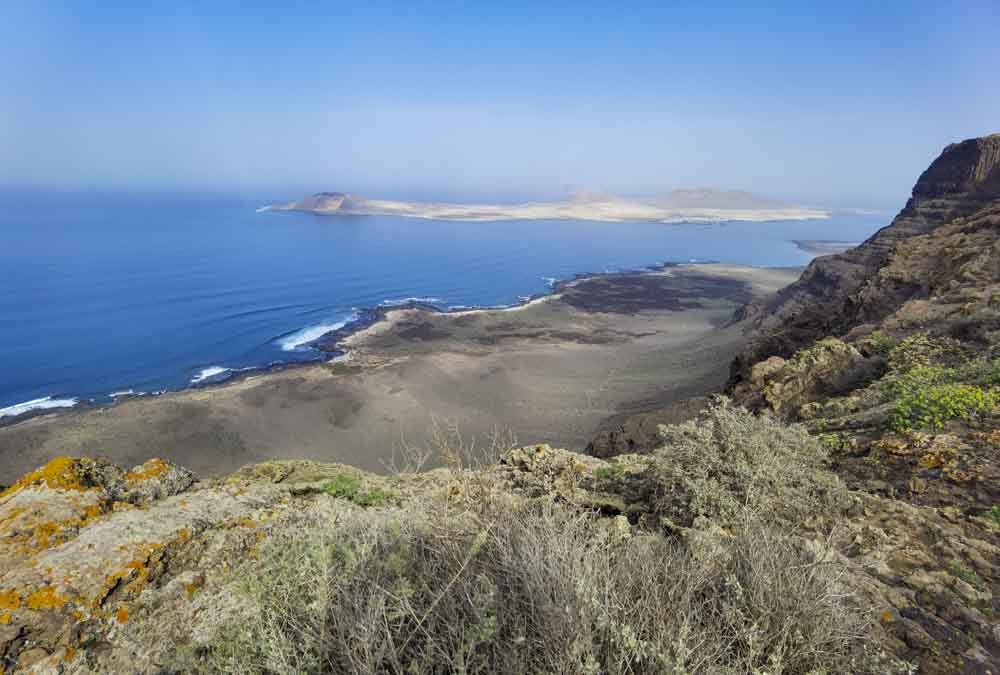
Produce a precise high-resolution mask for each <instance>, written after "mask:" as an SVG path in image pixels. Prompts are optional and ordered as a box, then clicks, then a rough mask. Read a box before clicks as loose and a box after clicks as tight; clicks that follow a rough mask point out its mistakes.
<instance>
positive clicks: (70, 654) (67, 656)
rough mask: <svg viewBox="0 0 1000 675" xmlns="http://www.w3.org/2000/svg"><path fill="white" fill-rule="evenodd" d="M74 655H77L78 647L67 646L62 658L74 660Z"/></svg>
mask: <svg viewBox="0 0 1000 675" xmlns="http://www.w3.org/2000/svg"><path fill="white" fill-rule="evenodd" d="M74 656H76V647H67V648H66V653H64V654H63V657H62V658H63V661H72V660H73V657H74Z"/></svg>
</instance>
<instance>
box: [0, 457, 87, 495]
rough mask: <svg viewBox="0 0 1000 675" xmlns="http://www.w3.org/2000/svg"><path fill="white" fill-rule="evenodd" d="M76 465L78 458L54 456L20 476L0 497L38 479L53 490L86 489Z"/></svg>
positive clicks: (21, 488)
mask: <svg viewBox="0 0 1000 675" xmlns="http://www.w3.org/2000/svg"><path fill="white" fill-rule="evenodd" d="M78 466H79V460H78V459H76V458H74V457H56V458H55V459H53V460H52V461H51V462H49V463H48V464H46V465H45V466H43V467H42V468H40V469H37V470H36V471H32V472H31V473H29V474H27V475H25V476H22V477H21V478H20V479H19V480H18V481H17V482H15V483H14V484H13V485H11V486H10V487H9V488H7V489H6V490H4V491H3V492H0V498H3V497H6V496H7V495H11V494H14V493H15V492H19V491H20V490H23V489H24V488H26V487H28V486H29V485H34V484H35V483H37V482H40V481H41V482H44V483H45V485H47V486H48V487H49V488H51V489H53V490H86V489H87V486H86V485H84V484H83V483H82V481H81V480H80V474H79V471H78V470H77V469H78Z"/></svg>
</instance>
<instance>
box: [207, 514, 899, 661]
mask: <svg viewBox="0 0 1000 675" xmlns="http://www.w3.org/2000/svg"><path fill="white" fill-rule="evenodd" d="M713 541H714V543H713V544H712V545H711V546H697V547H688V546H685V545H683V544H681V543H678V542H676V541H671V540H668V539H667V538H665V537H663V536H661V535H657V534H645V535H637V534H633V533H632V532H631V530H629V529H628V528H627V526H624V527H622V522H621V521H620V520H619V521H608V520H601V519H598V518H596V517H595V516H592V515H590V514H584V513H579V512H574V511H571V510H569V509H568V508H566V507H559V506H556V505H553V504H551V503H543V504H539V503H536V504H533V505H528V506H525V507H523V508H519V509H513V510H509V511H507V512H506V513H502V514H497V515H495V516H493V517H490V518H480V517H476V516H474V515H470V514H468V513H466V514H464V515H462V516H455V515H454V514H453V513H450V512H448V511H446V510H442V509H441V508H440V507H438V506H434V505H428V506H427V508H425V509H423V510H421V511H416V512H415V511H413V510H408V511H404V510H392V511H382V512H377V511H376V512H373V511H358V512H356V513H353V514H352V515H350V516H349V517H348V518H347V519H346V520H345V521H343V522H340V523H339V524H337V525H336V526H332V525H331V526H327V527H320V528H317V529H316V530H313V531H310V532H298V533H293V532H289V533H286V534H283V535H279V536H278V537H277V538H275V539H273V540H271V541H269V542H268V543H267V544H266V545H265V547H264V548H263V550H262V554H261V556H260V558H259V559H258V560H256V561H250V562H248V563H247V564H246V566H245V567H244V568H243V569H241V570H239V571H238V575H239V576H240V577H242V578H243V581H242V585H241V588H242V591H241V592H242V594H243V596H244V598H245V600H246V601H247V609H248V611H247V612H246V614H245V617H244V618H242V619H239V620H234V621H232V622H231V623H230V624H229V625H228V626H227V627H226V628H225V629H224V630H222V631H221V632H220V633H219V635H218V636H217V637H216V639H215V640H214V642H212V643H211V645H210V646H209V647H208V649H207V650H206V651H205V652H204V653H202V654H201V655H200V656H199V658H198V661H197V663H198V666H197V667H198V668H200V669H203V670H207V671H214V672H234V673H265V672H273V673H291V672H296V673H321V672H336V673H400V674H402V673H413V674H420V673H566V674H574V673H595V674H596V673H677V674H680V673H723V674H734V675H735V674H747V675H749V674H750V673H762V672H767V673H769V674H771V675H781V674H790V673H821V672H829V673H834V672H837V673H839V672H854V673H861V672H888V671H886V670H884V669H882V667H881V666H880V667H879V668H878V670H877V671H876V670H875V669H874V668H869V667H866V665H865V664H866V663H868V662H867V661H865V658H866V657H865V653H864V648H863V644H864V641H865V639H866V632H867V627H868V626H867V624H866V621H865V618H864V617H865V613H864V610H863V609H862V608H861V607H860V606H859V605H858V602H857V599H856V598H855V597H854V596H853V595H852V594H851V593H850V592H849V590H848V589H847V588H846V586H845V585H844V583H843V579H842V578H841V577H842V575H841V572H842V569H841V568H840V567H839V566H838V565H837V564H834V563H830V562H827V561H824V560H820V559H818V558H817V556H816V555H815V554H814V553H812V552H811V551H810V550H809V549H807V548H805V547H803V546H801V545H799V544H797V543H796V542H795V540H793V539H790V538H788V537H785V536H781V535H778V534H775V533H774V531H772V530H770V529H768V528H766V527H761V526H759V525H746V526H744V527H742V528H741V529H740V530H739V531H738V533H737V534H736V535H735V536H732V537H728V536H723V537H720V538H716V539H715V540H713ZM188 666H189V667H190V662H189V664H188Z"/></svg>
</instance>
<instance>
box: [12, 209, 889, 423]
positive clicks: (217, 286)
mask: <svg viewBox="0 0 1000 675" xmlns="http://www.w3.org/2000/svg"><path fill="white" fill-rule="evenodd" d="M266 201H267V200H266V199H261V200H259V201H256V200H254V201H248V200H228V201H225V200H218V201H213V202H206V201H199V202H190V201H165V200H157V201H155V202H142V201H141V200H135V199H121V200H116V199H102V200H99V201H97V200H94V199H90V200H87V201H83V200H80V202H79V203H72V202H70V201H65V203H62V202H60V203H58V204H56V205H54V206H53V205H52V204H51V203H45V206H44V208H43V207H42V206H40V205H39V203H34V204H30V203H28V202H25V203H23V204H21V203H20V202H18V200H17V199H14V200H9V201H8V202H7V203H6V204H5V205H4V209H3V212H2V213H0V282H2V285H0V409H2V408H7V409H8V410H7V412H8V413H10V412H11V409H10V407H11V406H15V405H16V404H22V403H24V402H28V401H35V400H36V399H44V398H46V397H51V399H52V400H51V401H49V403H50V404H56V403H58V402H59V400H60V399H72V398H77V399H96V400H99V401H104V400H108V396H109V394H111V393H112V392H120V391H127V390H134V391H136V392H140V391H141V392H152V391H158V390H166V389H176V388H181V387H184V386H187V385H189V384H191V383H192V382H194V381H199V380H200V381H212V380H217V379H220V378H224V377H225V376H226V374H227V373H231V372H234V371H235V370H236V369H240V368H253V367H261V366H266V365H268V364H270V363H273V362H276V361H279V362H280V361H296V360H309V359H314V358H316V357H317V354H316V352H315V351H314V350H312V349H310V348H309V346H308V344H307V341H308V339H309V338H315V337H318V336H319V334H321V333H322V332H323V331H324V330H326V329H327V328H329V327H331V326H336V325H337V324H339V323H340V322H342V321H345V320H347V319H348V318H349V317H350V316H351V314H352V312H353V311H354V310H355V309H356V308H359V307H372V306H375V305H378V304H379V303H383V302H386V301H390V302H391V301H399V300H403V299H405V298H410V297H419V298H433V299H434V301H433V302H434V303H435V304H438V305H440V306H442V307H448V306H454V305H502V304H510V303H514V302H517V301H518V299H519V298H520V297H522V296H526V295H531V294H535V293H541V292H544V291H545V290H546V289H547V288H548V286H549V283H550V280H551V279H553V278H567V277H571V276H573V275H574V274H577V273H582V272H600V271H607V270H614V269H631V268H639V267H644V266H648V265H653V264H657V263H661V262H665V261H687V260H690V259H699V260H707V259H710V260H719V261H723V262H730V263H739V264H750V265H799V264H803V263H805V262H807V261H808V260H809V256H808V255H807V254H805V253H803V252H801V251H800V250H798V248H796V246H795V245H794V244H792V243H791V241H789V240H790V239H837V240H861V239H863V238H865V237H867V236H868V235H870V234H871V233H872V232H874V231H875V230H876V229H877V228H878V227H881V226H882V225H884V224H885V221H886V218H885V217H870V216H869V217H853V216H852V217H837V218H836V219H834V220H830V221H812V222H787V223H730V224H726V225H711V226H706V225H659V224H650V223H635V224H622V223H591V222H567V221H523V222H504V223H465V222H441V221H428V220H413V219H403V218H389V217H376V216H372V217H359V218H331V217H325V218H324V217H317V216H311V215H308V214H290V213H263V214H258V213H255V212H254V208H255V207H256V206H257V205H259V204H261V203H265V202H266ZM222 369H232V370H230V371H225V372H221V374H220V371H222ZM213 373H216V375H214V376H213V375H212V374H213ZM2 412H3V411H2V410H0V413H2Z"/></svg>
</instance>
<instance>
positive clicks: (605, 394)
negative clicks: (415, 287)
mask: <svg viewBox="0 0 1000 675" xmlns="http://www.w3.org/2000/svg"><path fill="white" fill-rule="evenodd" d="M799 271H800V270H798V269H796V268H743V267H729V266H722V265H685V266H680V267H672V268H666V269H664V270H661V271H658V272H634V273H620V274H609V275H600V276H594V277H585V278H581V279H578V280H576V281H572V282H568V283H564V284H560V285H559V286H558V287H557V289H556V292H555V293H554V294H553V295H550V296H546V297H545V298H544V299H542V300H537V301H533V302H531V303H528V304H527V305H522V306H519V307H517V308H512V309H508V310H477V311H468V312H451V313H439V312H435V311H431V310H429V309H425V308H403V309H395V310H390V311H387V312H385V313H384V314H382V316H381V318H380V320H379V321H378V322H376V323H374V324H372V325H370V326H368V327H367V328H365V329H364V330H362V331H360V332H357V333H354V334H353V335H350V336H347V337H342V336H341V339H339V340H337V341H336V344H327V345H326V346H327V348H333V347H339V348H341V349H346V350H349V357H348V358H346V359H345V358H343V357H341V358H339V359H332V360H330V361H327V362H323V363H317V364H309V365H304V366H299V367H289V368H286V369H282V370H278V371H274V372H264V373H259V374H254V375H250V376H247V377H244V378H242V379H238V380H236V381H233V382H229V383H225V384H221V385H218V386H213V387H207V388H202V389H189V390H185V391H180V392H176V393H170V394H165V395H163V396H159V397H155V398H152V397H151V398H134V399H126V400H122V401H120V402H119V403H118V404H116V405H114V406H110V407H102V408H94V409H88V410H72V411H68V412H60V413H57V414H48V415H42V416H39V417H35V418H32V419H27V420H24V421H22V422H19V423H17V424H14V425H10V426H6V427H3V428H0V483H6V482H10V481H11V480H12V479H13V478H15V477H16V476H19V475H21V474H23V473H26V472H28V471H30V470H32V469H34V468H35V467H37V466H39V465H41V464H44V463H45V462H46V461H48V460H49V459H51V458H52V457H54V456H58V455H97V456H104V457H107V458H109V459H111V460H112V461H114V462H116V463H118V464H121V465H134V464H139V463H141V462H143V461H145V460H147V459H149V458H150V457H154V456H158V457H167V458H170V459H172V460H174V461H176V462H177V463H179V464H181V465H183V466H187V467H189V468H191V469H193V470H195V471H196V472H197V473H199V474H200V475H217V474H221V473H224V472H228V471H232V470H234V469H236V468H237V467H239V466H241V465H243V464H247V463H251V462H260V461H263V460H266V459H270V458H305V459H315V460H322V461H331V462H343V463H346V464H352V465H355V466H358V467H361V468H364V469H370V470H375V471H379V470H383V469H384V466H385V462H387V461H388V460H389V458H390V457H391V456H392V454H393V450H394V448H396V447H398V445H399V442H400V439H401V438H403V437H405V438H406V439H407V441H408V442H411V443H421V442H423V441H424V440H425V439H426V434H427V431H428V429H429V427H430V425H431V419H432V416H435V417H437V418H438V419H440V420H447V421H449V422H454V423H456V424H458V425H459V427H460V428H461V429H462V431H463V433H464V434H465V435H466V437H467V438H471V437H475V436H482V435H485V434H487V433H488V432H489V431H490V430H491V429H492V428H493V427H494V426H500V427H505V428H509V429H510V430H512V431H513V432H514V433H515V434H516V436H517V438H518V440H519V441H520V442H523V443H531V442H535V441H547V442H550V443H553V444H557V445H559V446H563V447H568V448H575V449H582V448H584V447H585V446H586V444H587V442H588V441H589V440H590V439H591V438H592V436H593V435H594V433H595V432H596V431H597V430H598V429H599V428H600V426H601V424H602V422H604V421H605V420H607V419H608V418H609V417H612V416H616V415H622V414H625V413H629V412H640V411H642V410H646V409H649V408H653V407H657V406H662V405H667V404H669V403H671V402H674V401H677V400H679V399H682V398H686V397H689V396H697V395H700V394H704V393H707V392H709V391H713V390H717V389H718V388H720V387H721V386H722V384H723V383H724V382H725V379H726V376H727V374H728V368H729V362H730V359H731V358H732V356H733V355H734V354H735V352H736V351H737V349H738V348H739V346H740V344H741V343H742V341H743V336H742V326H740V325H739V324H732V323H731V319H732V317H733V314H734V311H735V310H736V309H737V308H738V307H740V306H741V305H742V304H744V303H746V302H747V301H749V300H751V299H752V298H759V297H761V296H766V295H769V294H771V293H773V292H775V291H776V290H778V289H779V288H781V287H782V286H785V285H786V284H788V283H790V282H791V281H793V280H794V279H795V278H796V277H797V275H798V273H799Z"/></svg>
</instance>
